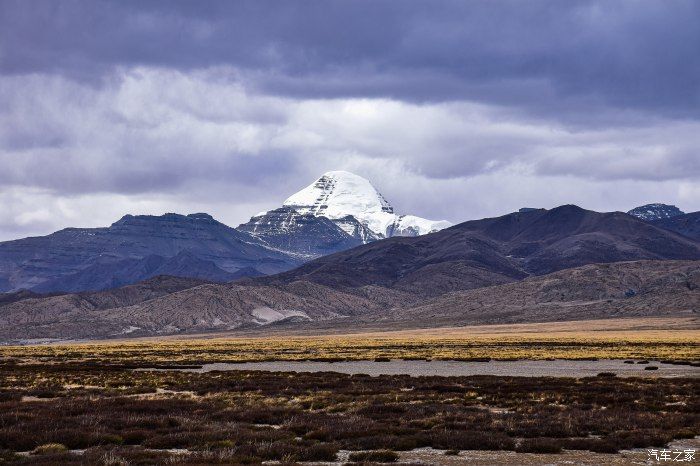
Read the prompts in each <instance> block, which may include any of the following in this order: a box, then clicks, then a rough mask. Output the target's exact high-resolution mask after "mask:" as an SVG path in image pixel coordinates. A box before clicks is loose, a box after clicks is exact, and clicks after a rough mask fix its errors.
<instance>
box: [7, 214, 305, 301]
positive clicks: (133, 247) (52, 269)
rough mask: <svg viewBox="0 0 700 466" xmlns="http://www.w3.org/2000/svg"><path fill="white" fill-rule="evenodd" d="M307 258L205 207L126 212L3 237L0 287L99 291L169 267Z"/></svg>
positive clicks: (291, 262) (223, 277) (220, 275)
mask: <svg viewBox="0 0 700 466" xmlns="http://www.w3.org/2000/svg"><path fill="white" fill-rule="evenodd" d="M302 261H303V260H302V259H301V258H300V257H296V256H293V255H290V254H289V253H285V252H282V251H279V250H276V249H274V248H271V247H270V246H269V245H267V244H265V243H264V242H262V241H260V240H259V239H257V238H255V237H254V236H251V235H249V234H247V233H244V232H240V231H236V230H235V229H233V228H230V227H228V226H226V225H224V224H222V223H220V222H217V221H216V220H214V219H213V218H212V217H211V216H209V215H207V214H191V215H187V216H185V215H178V214H165V215H162V216H149V215H140V216H132V215H127V216H125V217H123V218H122V219H121V220H119V221H117V222H115V223H114V224H112V225H111V226H110V227H107V228H67V229H65V230H61V231H58V232H56V233H53V234H50V235H47V236H41V237H33V238H24V239H20V240H15V241H6V242H2V243H0V291H12V290H19V289H22V288H25V289H35V290H39V291H78V290H99V289H104V288H109V287H114V286H120V285H124V284H128V283H135V282H137V281H139V280H143V279H145V278H148V277H152V276H155V275H158V274H164V273H167V274H173V275H183V276H188V277H199V278H205V279H208V280H214V281H228V280H231V279H234V278H237V277H241V276H250V275H252V276H256V275H260V274H265V273H275V272H280V271H283V270H287V269H290V268H292V267H294V266H296V265H298V264H300V263H301V262H302Z"/></svg>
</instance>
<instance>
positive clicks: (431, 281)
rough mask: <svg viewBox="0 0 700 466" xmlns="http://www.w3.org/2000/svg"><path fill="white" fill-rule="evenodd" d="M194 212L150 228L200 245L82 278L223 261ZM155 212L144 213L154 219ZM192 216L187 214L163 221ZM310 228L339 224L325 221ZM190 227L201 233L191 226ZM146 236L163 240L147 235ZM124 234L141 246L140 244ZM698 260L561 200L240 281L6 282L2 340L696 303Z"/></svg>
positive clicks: (669, 238) (694, 250)
mask: <svg viewBox="0 0 700 466" xmlns="http://www.w3.org/2000/svg"><path fill="white" fill-rule="evenodd" d="M157 219H160V217H158V218H157ZM185 219H187V220H185V222H193V225H194V226H192V225H190V226H187V227H182V226H179V225H178V226H177V227H175V226H173V227H170V228H158V229H156V230H154V231H153V233H152V235H155V234H156V233H157V234H158V235H159V237H160V238H162V237H163V236H164V235H165V236H166V237H167V238H169V240H170V241H175V240H173V239H172V238H173V237H175V238H177V240H178V241H180V240H182V241H183V242H184V243H185V244H188V245H189V244H191V242H194V241H201V242H203V244H204V245H203V246H202V247H205V246H206V247H207V249H205V250H204V251H202V250H200V255H197V256H193V255H192V253H191V250H190V249H187V250H186V251H185V252H182V251H181V252H179V253H177V254H175V255H174V256H172V258H171V259H168V260H166V261H162V260H160V259H158V258H154V257H153V256H144V258H142V259H139V261H137V262H135V263H134V264H132V265H131V268H129V267H126V264H124V263H121V262H119V261H117V262H119V263H120V265H119V267H121V269H120V270H121V272H116V271H113V272H111V274H112V275H110V273H106V274H104V275H101V274H100V273H98V271H97V270H95V271H90V272H86V273H85V274H84V276H85V278H84V279H85V280H87V281H88V282H90V283H94V282H95V280H97V281H99V280H102V281H103V282H104V280H107V279H109V278H110V277H111V279H113V280H117V279H121V278H120V277H121V275H119V274H120V273H123V274H126V275H128V276H134V275H137V273H136V272H134V270H136V271H137V272H138V274H153V273H156V272H157V271H162V270H174V271H180V270H181V269H180V267H181V266H182V267H186V268H187V267H190V266H191V264H192V263H193V262H195V263H196V264H197V267H198V269H197V270H199V271H200V273H201V274H202V275H207V274H209V275H211V274H214V275H216V273H219V272H218V271H219V270H225V269H224V268H223V266H219V265H218V264H217V263H216V262H215V259H216V257H213V256H214V254H211V253H210V252H211V251H212V250H216V251H217V252H218V251H219V249H215V246H217V247H218V245H220V244H221V242H223V241H222V240H218V241H216V240H203V239H201V238H202V237H205V238H211V237H212V236H213V237H214V238H218V237H217V236H215V234H214V232H219V229H220V228H222V226H219V225H220V224H218V222H215V223H216V224H218V225H214V227H213V228H214V232H211V231H209V228H210V225H211V222H214V221H213V220H207V219H205V218H187V217H185ZM128 220H129V221H128V222H126V223H127V224H128V223H130V222H131V220H130V219H128ZM150 220H151V219H146V221H144V220H138V221H137V222H136V223H139V224H143V223H144V222H145V224H146V225H149V224H150ZM160 221H162V220H160ZM182 221H183V218H182V216H177V218H173V219H171V220H167V221H166V222H165V223H166V224H170V223H171V222H175V223H178V222H182ZM200 221H205V222H204V224H203V225H202V224H200V223H199V222H200ZM296 225H297V226H298V225H301V224H300V223H298V222H297V223H296ZM120 228H125V226H123V225H121V226H118V229H120ZM223 228H228V227H225V226H223ZM303 228H306V227H303ZM309 228H310V230H311V231H319V230H317V228H327V230H325V231H333V229H332V228H331V227H330V225H325V226H324V224H323V223H321V224H319V223H311V224H310V226H309ZM127 230H128V231H129V232H133V231H134V230H133V229H132V228H131V227H129V228H128V229H127ZM191 230H194V232H196V235H199V236H198V237H199V238H200V239H197V240H192V239H191V238H192V236H193V235H194V234H195V233H193V232H192V231H191ZM229 230H233V229H229ZM148 231H150V230H148ZM233 231H234V235H240V236H236V238H237V239H241V238H249V239H251V240H255V241H258V242H260V243H245V245H247V246H246V247H251V248H253V247H256V248H262V247H264V248H267V246H260V245H261V244H264V243H262V241H263V239H262V238H255V237H252V236H250V235H249V234H248V233H245V232H237V231H235V230H233ZM321 231H323V230H321ZM219 233H220V232H219ZM84 234H85V233H83V235H84ZM103 234H104V233H103ZM145 236H146V237H147V235H145ZM125 237H126V235H122V236H120V241H122V242H120V243H118V244H117V246H114V242H113V240H110V241H106V240H104V239H103V240H101V241H106V242H107V245H110V246H112V249H110V251H114V250H117V251H121V249H120V248H124V247H126V246H125V244H124V243H125V239H124V238H125ZM227 238H228V237H227ZM131 240H132V241H134V239H133V238H131ZM301 240H303V238H302V239H301ZM147 241H151V240H143V239H141V240H140V242H139V243H138V244H143V243H144V242H147ZM208 241H211V242H208ZM241 241H242V239H241ZM88 244H92V243H88ZM126 244H127V245H128V246H129V248H130V249H128V250H129V251H133V250H134V249H135V247H136V246H134V245H133V244H131V243H126ZM234 244H238V243H234ZM158 245H160V243H158V242H156V244H154V247H155V246H158ZM74 247H75V248H79V247H80V246H79V245H75V246H74ZM161 247H164V246H162V245H161ZM96 249H97V248H96ZM106 249H108V248H107V247H105V246H102V248H101V249H100V250H103V251H104V250H106ZM253 250H254V251H258V249H253ZM264 250H265V251H269V248H267V249H264ZM236 251H239V250H238V249H237V250H236ZM207 252H209V253H210V255H208V256H205V253H207ZM67 255H68V257H70V254H67ZM202 256H205V257H202ZM161 257H162V256H161ZM124 260H127V259H124V258H121V259H120V261H124ZM679 260H687V262H678V261H679ZM630 261H632V262H630ZM613 262H615V263H616V264H613V265H605V264H606V263H613ZM221 263H222V262H219V264H221ZM240 263H242V260H241V262H239V264H240ZM590 264H595V265H590ZM698 264H700V242H698V241H697V240H694V239H692V238H689V237H685V236H682V235H679V234H677V233H674V232H672V231H668V230H665V229H661V228H658V227H656V226H654V225H652V224H650V223H648V222H645V221H642V220H640V219H637V218H635V217H632V216H630V215H627V214H624V213H621V212H615V213H598V212H592V211H587V210H584V209H581V208H579V207H576V206H561V207H558V208H555V209H551V210H545V209H538V210H531V211H526V212H517V213H512V214H508V215H504V216H502V217H497V218H488V219H483V220H475V221H470V222H465V223H462V224H459V225H456V226H454V227H451V228H448V229H445V230H442V231H439V232H435V233H432V234H429V235H424V236H419V237H394V238H389V239H385V240H380V241H376V242H373V243H369V244H365V245H362V246H358V247H356V248H354V249H350V250H348V251H343V252H339V253H336V254H332V255H330V256H326V257H322V258H320V259H316V260H314V261H312V262H309V263H306V264H304V265H302V266H300V267H298V268H296V269H294V270H290V271H286V272H282V273H280V274H278V275H275V276H265V277H258V278H245V279H243V280H239V281H237V282H235V283H228V284H222V285H219V284H211V283H207V284H199V286H194V287H190V286H189V285H188V286H187V288H186V289H178V288H177V287H175V288H173V289H174V291H169V290H165V289H164V288H163V287H162V286H161V284H160V283H159V282H158V280H164V279H153V281H150V282H146V283H145V284H139V285H135V286H136V288H134V286H132V287H124V288H118V289H115V290H108V291H104V292H99V293H77V294H64V295H60V296H48V297H46V296H35V295H32V294H31V293H16V294H12V295H5V296H4V297H2V296H0V329H2V330H1V331H0V340H5V341H7V340H15V339H28V338H69V337H70V338H96V337H115V336H140V335H165V334H173V333H182V332H185V333H187V332H205V331H206V332H208V331H227V330H232V329H242V328H256V327H260V326H266V325H276V326H279V325H297V326H298V325H303V326H306V327H309V326H323V327H324V328H330V327H334V326H342V327H343V328H353V327H352V326H354V325H369V323H372V322H374V323H377V325H386V326H387V327H391V326H392V325H393V324H391V322H397V323H400V325H402V326H431V325H438V324H440V325H443V324H444V325H451V324H454V323H462V324H464V323H495V322H537V321H546V320H562V319H572V318H576V319H588V318H602V317H606V316H607V317H614V316H616V317H619V316H626V315H633V316H637V315H666V314H673V315H680V314H683V315H687V314H688V313H692V312H697V311H698V309H700V303H698V299H699V297H700V291H699V290H698V286H697V285H698V282H697V280H698V273H699V272H698V268H699V266H698ZM213 267H216V268H213ZM577 267H578V268H577ZM564 269H566V270H564ZM238 270H240V269H238ZM230 273H235V272H230ZM547 274H549V275H547ZM540 276H543V278H538V277H540ZM88 277H95V278H94V279H92V280H89V279H88ZM69 280H70V279H69ZM169 280H182V279H174V278H170V279H169ZM178 283H180V282H178ZM187 283H189V282H187ZM66 286H67V283H66ZM81 286H82V285H81ZM178 286H179V285H178Z"/></svg>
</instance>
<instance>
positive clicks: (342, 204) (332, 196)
mask: <svg viewBox="0 0 700 466" xmlns="http://www.w3.org/2000/svg"><path fill="white" fill-rule="evenodd" d="M284 206H286V207H291V208H293V209H294V210H296V211H297V212H299V213H301V214H312V215H314V216H316V217H326V218H329V219H331V220H335V221H338V220H342V219H346V218H347V217H348V216H352V217H353V218H355V219H356V220H358V221H359V222H360V223H361V224H362V225H364V226H365V227H367V228H368V229H369V230H371V232H372V233H374V234H375V235H377V236H378V237H379V238H388V237H391V236H418V235H424V234H426V233H432V232H434V231H438V230H442V229H443V228H447V227H449V226H451V225H452V224H451V223H450V222H447V221H445V220H440V221H435V220H427V219H424V218H421V217H416V216H414V215H398V214H396V213H395V212H394V208H393V207H392V206H391V204H389V202H388V201H387V200H386V198H384V196H382V195H381V193H379V191H377V189H376V188H375V187H374V186H372V183H370V182H369V180H367V179H365V178H362V177H361V176H358V175H355V174H354V173H350V172H346V171H330V172H326V173H324V174H323V175H321V177H320V178H319V179H317V180H316V181H314V182H313V183H311V184H310V185H309V186H307V187H306V188H304V189H302V190H301V191H299V192H298V193H296V194H293V195H292V196H290V197H289V198H288V199H287V200H286V201H284ZM340 226H341V228H343V230H345V231H346V232H347V233H349V234H352V232H351V231H350V227H349V226H347V225H345V224H344V223H343V222H341V224H340Z"/></svg>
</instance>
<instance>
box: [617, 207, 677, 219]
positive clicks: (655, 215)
mask: <svg viewBox="0 0 700 466" xmlns="http://www.w3.org/2000/svg"><path fill="white" fill-rule="evenodd" d="M627 213H628V214H630V215H631V216H633V217H637V218H641V219H642V220H646V221H647V222H651V221H654V220H659V219H662V218H672V217H677V216H678V215H683V214H684V212H683V211H682V210H681V209H679V208H678V207H676V206H674V205H668V204H645V205H643V206H639V207H635V208H634V209H632V210H630V211H629V212H627Z"/></svg>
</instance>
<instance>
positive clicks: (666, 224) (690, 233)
mask: <svg viewBox="0 0 700 466" xmlns="http://www.w3.org/2000/svg"><path fill="white" fill-rule="evenodd" d="M650 223H651V224H652V225H654V226H657V227H659V228H663V229H665V230H670V231H674V232H676V233H679V234H681V235H683V236H687V237H688V238H692V239H694V240H697V241H700V212H691V213H689V214H683V215H676V216H674V217H670V218H660V219H657V220H652V221H651V222H650Z"/></svg>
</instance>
